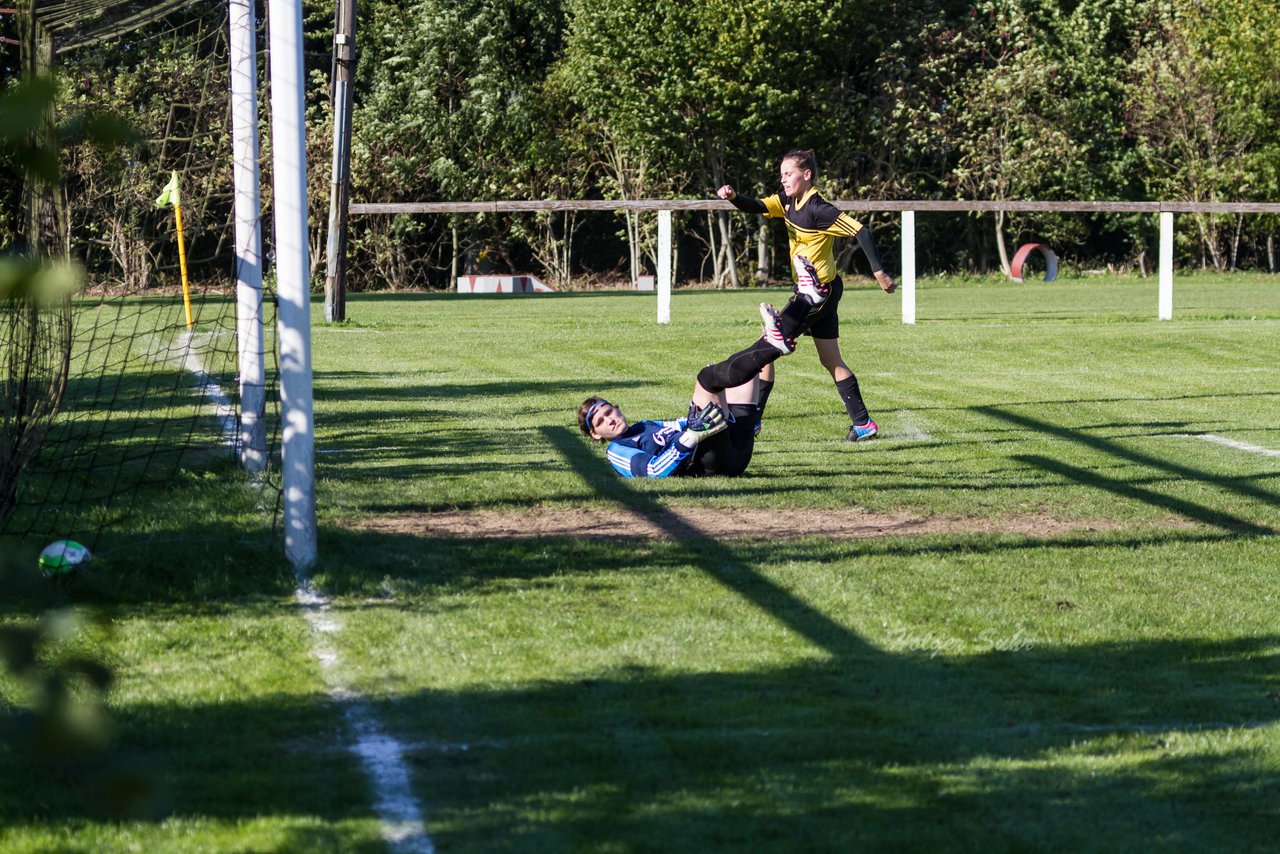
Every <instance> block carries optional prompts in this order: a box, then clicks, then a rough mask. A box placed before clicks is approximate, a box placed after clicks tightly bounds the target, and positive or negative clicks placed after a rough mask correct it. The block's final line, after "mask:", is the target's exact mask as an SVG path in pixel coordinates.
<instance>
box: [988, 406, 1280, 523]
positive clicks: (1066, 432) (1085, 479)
mask: <svg viewBox="0 0 1280 854" xmlns="http://www.w3.org/2000/svg"><path fill="white" fill-rule="evenodd" d="M973 411H974V412H978V413H981V414H983V415H987V416H989V417H991V418H994V419H997V420H999V421H1003V422H1005V423H1007V424H1012V425H1015V426H1016V427H1017V428H1018V429H1020V430H1023V431H1031V432H1035V433H1040V434H1042V435H1047V436H1053V437H1054V438H1056V439H1060V440H1062V441H1064V442H1069V443H1071V444H1076V445H1084V446H1085V447H1087V448H1090V449H1091V450H1094V451H1097V452H1099V453H1103V454H1106V455H1108V456H1111V457H1115V458H1117V459H1121V460H1125V461H1126V462H1129V463H1133V464H1135V465H1139V466H1144V467H1146V468H1149V469H1153V470H1155V471H1159V472H1164V473H1165V474H1166V475H1169V476H1170V477H1172V478H1176V479H1179V480H1187V481H1194V482H1198V483H1203V484H1206V485H1210V486H1214V487H1216V488H1218V489H1221V490H1223V491H1225V492H1231V493H1235V494H1236V495H1239V496H1240V497H1242V498H1247V499H1250V500H1252V501H1257V502H1260V503H1262V504H1265V505H1269V506H1271V507H1280V494H1278V493H1276V492H1274V491H1272V490H1268V489H1262V488H1261V487H1259V486H1256V485H1254V484H1253V483H1251V482H1250V481H1251V478H1235V477H1223V476H1221V475H1212V474H1209V473H1207V472H1204V471H1201V470H1199V469H1195V468H1192V467H1190V466H1185V465H1182V464H1179V463H1174V462H1170V461H1168V460H1166V459H1163V458H1161V457H1155V456H1152V455H1151V454H1144V453H1142V452H1141V451H1135V450H1133V449H1132V448H1127V447H1125V446H1124V445H1122V444H1120V443H1118V442H1115V441H1113V440H1111V439H1107V438H1104V437H1102V436H1097V435H1093V434H1091V433H1088V432H1086V431H1084V430H1080V429H1075V428H1069V427H1064V426H1062V425H1060V424H1053V423H1050V422H1047V421H1041V420H1039V419H1036V418H1031V417H1030V416H1027V415H1020V414H1018V413H1016V412H1010V411H1008V410H1007V409H1001V408H997V407H993V406H978V407H974V410H973ZM1014 459H1017V460H1019V461H1021V462H1024V463H1027V464H1029V465H1033V466H1036V467H1037V468H1042V469H1046V470H1049V471H1052V472H1054V473H1055V474H1058V475H1061V476H1063V477H1065V478H1067V479H1070V480H1075V481H1077V482H1080V483H1084V484H1085V485H1088V486H1092V487H1094V488H1097V489H1100V490H1102V491H1105V492H1109V493H1112V494H1114V495H1120V496H1123V497H1127V498H1131V499H1134V500H1137V501H1142V502H1144V503H1147V504H1152V505H1153V506H1157V507H1160V508H1162V509H1166V510H1171V511H1172V512H1175V513H1178V514H1179V515H1183V516H1187V517H1188V518H1192V519H1196V520H1197V521H1202V522H1205V523H1206V524H1211V525H1215V526H1218V527H1225V528H1228V529H1230V530H1239V531H1243V532H1246V533H1267V534H1274V533H1275V530H1274V529H1272V528H1269V527H1264V526H1259V525H1255V524H1253V523H1250V522H1248V521H1246V520H1243V519H1238V518H1236V517H1232V516H1229V515H1227V514H1222V513H1219V512H1218V511H1216V510H1214V509H1212V508H1210V507H1206V506H1203V505H1198V504H1195V503H1194V502H1190V501H1184V500H1179V499H1174V498H1170V497H1168V496H1162V495H1159V494H1156V493H1153V492H1151V491H1149V490H1144V489H1139V488H1135V487H1131V486H1130V485H1129V484H1128V483H1126V482H1122V481H1117V480H1114V479H1112V478H1107V477H1105V476H1103V475H1099V474H1097V473H1095V472H1091V471H1087V470H1084V469H1079V468H1076V467H1074V466H1069V465H1067V464H1064V463H1061V462H1058V461H1054V460H1048V459H1045V458H1043V457H1032V456H1020V457H1015V458H1014Z"/></svg>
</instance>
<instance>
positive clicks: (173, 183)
mask: <svg viewBox="0 0 1280 854" xmlns="http://www.w3.org/2000/svg"><path fill="white" fill-rule="evenodd" d="M165 205H173V219H174V222H175V223H176V224H177V226H178V268H179V269H180V270H181V271H182V307H183V308H185V309H186V310H187V328H188V329H190V328H191V291H190V289H189V288H188V287H187V249H186V247H185V246H184V245H183V242H182V194H181V192H180V191H179V190H178V173H177V172H176V171H175V172H171V173H170V174H169V183H168V184H165V185H164V192H162V193H161V194H160V197H159V198H158V199H156V207H158V208H162V207H164V206H165Z"/></svg>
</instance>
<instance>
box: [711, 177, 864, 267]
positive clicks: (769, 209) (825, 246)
mask: <svg viewBox="0 0 1280 854" xmlns="http://www.w3.org/2000/svg"><path fill="white" fill-rule="evenodd" d="M732 204H733V206H734V207H736V208H737V209H738V210H740V211H744V212H746V213H757V214H764V215H765V216H767V217H781V218H782V219H783V221H784V222H785V223H786V224H787V240H788V241H789V243H790V252H791V256H792V257H793V258H794V257H795V256H796V255H803V256H804V257H806V258H808V259H809V263H811V264H813V266H814V269H816V270H817V271H818V278H819V279H820V280H822V281H823V282H830V281H831V280H832V279H834V278H835V277H836V262H835V255H834V253H833V252H832V249H831V244H832V242H834V240H835V239H836V238H837V237H855V238H858V245H859V246H861V247H862V251H863V252H864V253H865V254H866V256H867V260H868V261H869V262H871V270H872V272H877V271H879V270H882V269H884V266H883V265H882V264H881V263H880V255H879V253H878V252H877V251H876V247H875V243H874V242H873V241H872V240H871V233H870V231H864V230H863V225H862V223H860V222H858V221H857V220H856V219H854V218H853V217H851V216H849V215H848V214H846V213H842V212H841V211H839V210H837V208H836V206H835V205H833V204H831V202H829V201H827V200H826V199H824V198H822V196H821V195H819V194H818V189H817V188H816V187H810V188H809V191H808V192H806V193H805V194H804V195H803V196H801V197H800V198H799V199H793V198H790V197H788V196H787V195H786V194H785V193H775V194H774V195H772V196H767V197H765V198H763V199H753V198H751V197H750V196H744V195H742V194H741V193H739V194H738V195H736V196H734V198H733V199H732ZM787 266H788V268H791V269H792V270H793V273H794V267H793V265H791V264H788V265H787Z"/></svg>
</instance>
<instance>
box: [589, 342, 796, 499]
mask: <svg viewBox="0 0 1280 854" xmlns="http://www.w3.org/2000/svg"><path fill="white" fill-rule="evenodd" d="M765 367H766V371H764V372H762V373H767V374H771V373H772V369H773V366H772V365H767V366H765ZM770 378H771V377H769V376H766V377H765V379H766V380H767V379H770ZM700 379H701V376H700ZM770 385H772V383H770ZM763 416H764V403H763V401H761V398H760V377H759V376H753V377H752V378H751V379H750V380H748V381H747V382H745V383H743V384H741V385H738V386H734V387H733V388H728V389H726V388H706V387H705V386H704V385H703V384H702V382H695V383H694V385H693V402H692V403H690V404H689V414H688V416H687V417H685V418H680V419H677V420H675V421H640V422H638V423H636V424H631V423H629V422H628V421H627V418H626V416H625V415H623V414H622V410H620V409H618V407H616V406H614V405H613V404H612V403H610V402H609V401H607V400H605V399H604V398H602V397H588V398H587V399H586V400H584V401H582V405H581V406H579V407H578V428H579V429H580V430H582V432H583V433H585V434H586V435H587V436H590V437H591V438H592V439H595V440H597V441H600V442H608V443H609V448H608V451H607V453H608V457H609V463H610V465H612V466H613V467H614V469H616V470H617V472H618V474H620V475H622V476H623V477H670V476H671V475H676V476H682V475H689V476H693V477H702V476H707V475H721V476H723V477H737V476H738V475H740V474H742V473H743V472H744V471H746V470H747V464H748V463H750V462H751V452H752V451H753V450H754V449H755V444H756V433H758V432H759V430H760V419H761V418H762V417H763Z"/></svg>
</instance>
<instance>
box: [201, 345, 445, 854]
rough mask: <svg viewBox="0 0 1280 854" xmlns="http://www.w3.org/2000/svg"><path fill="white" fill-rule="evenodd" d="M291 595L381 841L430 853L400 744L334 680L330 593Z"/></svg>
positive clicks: (234, 433)
mask: <svg viewBox="0 0 1280 854" xmlns="http://www.w3.org/2000/svg"><path fill="white" fill-rule="evenodd" d="M202 337H207V336H202ZM195 339H196V336H195V335H193V334H192V333H191V332H190V330H188V331H184V332H183V333H182V334H181V335H180V336H179V338H178V347H179V359H180V361H181V364H182V367H183V369H184V370H187V371H189V372H191V373H192V374H193V375H194V376H195V377H196V379H197V380H198V381H199V383H200V391H201V392H202V393H203V394H204V396H205V397H206V398H208V399H209V401H210V402H211V403H212V404H213V407H214V412H215V413H216V414H217V415H218V417H219V418H220V419H221V420H222V429H223V433H224V434H225V436H226V438H227V441H228V442H229V443H230V444H231V445H232V447H233V448H235V447H237V446H238V442H239V436H238V434H239V429H238V424H237V419H236V413H235V407H234V406H233V405H232V403H231V399H230V398H228V397H227V395H226V393H225V392H223V390H222V387H221V386H219V385H218V384H217V383H216V382H215V381H214V380H213V377H211V376H209V373H208V371H206V370H205V368H204V365H203V363H201V361H200V357H199V355H198V354H197V353H196V348H195V345H196V343H197V342H196V340H195ZM294 596H295V598H296V599H297V601H298V605H299V607H300V608H301V609H302V614H303V616H304V617H306V620H307V623H308V624H310V626H311V631H312V638H313V641H312V646H311V651H312V654H313V655H314V656H315V657H316V660H317V661H319V662H320V669H321V672H322V673H323V674H324V678H325V683H326V684H327V685H328V688H329V696H330V697H332V698H333V699H334V700H335V701H337V702H339V703H341V704H342V706H343V714H344V715H345V717H346V719H347V725H348V726H349V727H350V728H351V732H352V735H353V736H354V737H355V741H354V743H352V744H351V745H349V748H350V750H351V752H352V753H354V754H355V755H356V757H357V758H358V759H359V760H360V764H361V765H362V766H363V767H364V772H365V775H366V776H367V777H368V778H369V783H370V784H371V785H372V786H373V793H374V805H373V806H374V809H375V810H376V811H377V813H378V817H379V820H380V824H381V828H382V838H383V840H384V841H385V842H386V843H387V845H388V846H389V847H390V849H391V850H392V851H393V852H403V854H434V852H435V846H433V845H432V844H431V837H429V836H427V827H426V822H425V821H424V820H423V817H422V811H421V810H420V809H419V808H418V802H417V800H416V799H415V798H414V796H413V788H412V786H411V785H410V782H409V767H408V765H406V764H405V761H404V753H405V748H404V745H402V744H401V743H400V742H399V741H397V740H396V739H395V738H393V737H391V736H389V735H387V734H386V733H385V732H383V730H382V727H381V725H379V723H378V719H377V716H376V715H375V714H374V713H373V709H371V708H370V707H369V704H368V703H366V702H364V701H363V700H362V699H361V697H360V695H359V694H358V693H356V692H354V691H351V690H349V689H348V688H346V687H345V686H343V685H342V683H341V681H340V680H339V678H338V665H339V663H340V659H339V656H338V652H337V650H335V649H334V648H333V645H332V644H331V643H330V642H329V637H330V636H331V635H333V634H335V633H337V631H338V630H339V629H340V628H341V626H340V625H339V623H338V621H337V620H336V619H335V618H334V616H333V615H332V614H331V613H329V610H330V605H331V604H332V603H331V602H330V600H329V597H328V596H325V595H324V594H323V593H321V592H320V591H318V590H316V589H315V588H314V587H313V586H312V585H311V582H310V581H309V580H308V579H299V581H298V587H297V589H296V590H295V591H294Z"/></svg>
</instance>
